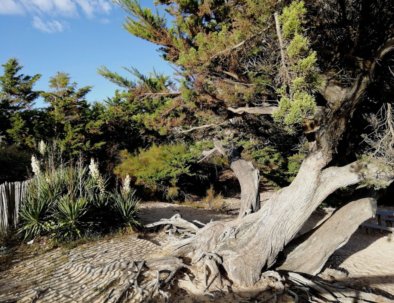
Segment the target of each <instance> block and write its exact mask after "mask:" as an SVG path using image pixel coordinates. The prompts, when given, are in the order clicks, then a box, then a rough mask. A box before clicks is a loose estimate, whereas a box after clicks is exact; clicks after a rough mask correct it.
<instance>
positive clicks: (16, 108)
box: [0, 58, 41, 142]
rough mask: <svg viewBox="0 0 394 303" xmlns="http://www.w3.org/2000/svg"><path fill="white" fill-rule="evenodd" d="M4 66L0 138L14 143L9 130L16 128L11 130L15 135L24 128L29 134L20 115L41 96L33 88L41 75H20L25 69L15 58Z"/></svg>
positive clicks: (0, 80)
mask: <svg viewBox="0 0 394 303" xmlns="http://www.w3.org/2000/svg"><path fill="white" fill-rule="evenodd" d="M2 66H3V68H4V73H3V75H1V76H0V136H2V137H4V138H6V140H7V141H8V142H12V138H10V137H9V134H8V133H7V130H8V129H11V128H13V126H15V127H16V129H15V130H11V133H13V134H14V135H16V133H18V132H20V131H22V129H21V128H24V130H23V132H24V133H27V132H28V129H26V127H25V125H24V124H25V122H24V121H22V120H21V116H20V115H19V113H20V112H22V111H25V110H29V109H31V107H32V105H33V104H34V101H35V100H36V99H37V97H38V96H39V93H40V92H39V91H35V90H34V89H33V87H34V85H35V84H36V82H37V81H38V80H39V79H40V78H41V75H39V74H36V75H34V76H29V75H25V74H22V73H20V71H21V70H22V68H23V67H22V66H21V65H20V64H19V62H18V60H17V59H15V58H11V59H9V60H8V61H7V62H6V63H5V64H3V65H2ZM13 139H15V137H13Z"/></svg>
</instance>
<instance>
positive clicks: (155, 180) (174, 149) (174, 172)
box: [115, 144, 201, 200]
mask: <svg viewBox="0 0 394 303" xmlns="http://www.w3.org/2000/svg"><path fill="white" fill-rule="evenodd" d="M200 155H201V152H200V151H199V150H198V149H190V148H189V147H188V146H187V145H185V144H173V145H153V146H151V147H150V148H148V149H146V150H140V151H139V153H138V154H136V155H131V154H129V153H128V152H127V151H123V152H122V153H121V163H120V164H119V165H118V166H116V167H115V174H117V175H118V176H121V177H125V176H126V175H130V177H131V178H132V179H133V181H134V183H135V184H136V185H141V186H143V187H144V188H145V189H147V190H149V191H150V192H152V193H160V194H162V196H163V197H166V198H168V199H169V200H172V199H175V198H176V197H177V196H178V195H179V191H178V190H175V189H176V188H177V184H178V181H179V178H180V177H181V176H182V175H187V176H191V175H193V173H192V171H191V169H190V165H191V164H193V163H195V162H196V160H197V159H198V157H199V156H200Z"/></svg>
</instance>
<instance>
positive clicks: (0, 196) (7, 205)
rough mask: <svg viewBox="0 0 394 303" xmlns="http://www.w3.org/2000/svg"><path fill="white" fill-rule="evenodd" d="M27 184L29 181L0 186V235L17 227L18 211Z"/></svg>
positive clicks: (6, 183)
mask: <svg viewBox="0 0 394 303" xmlns="http://www.w3.org/2000/svg"><path fill="white" fill-rule="evenodd" d="M28 183H29V181H23V182H5V183H3V184H1V185H0V234H5V233H6V232H7V231H8V230H9V229H10V228H15V227H16V226H17V224H18V220H19V209H20V206H21V202H22V200H23V198H24V197H25V195H26V190H27V185H28Z"/></svg>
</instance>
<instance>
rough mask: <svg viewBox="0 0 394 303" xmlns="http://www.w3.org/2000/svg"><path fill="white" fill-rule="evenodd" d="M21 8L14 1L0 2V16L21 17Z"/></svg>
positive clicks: (1, 0) (22, 11) (2, 0)
mask: <svg viewBox="0 0 394 303" xmlns="http://www.w3.org/2000/svg"><path fill="white" fill-rule="evenodd" d="M23 13H24V10H23V7H22V6H21V5H20V3H18V2H17V1H15V0H0V15H21V14H23Z"/></svg>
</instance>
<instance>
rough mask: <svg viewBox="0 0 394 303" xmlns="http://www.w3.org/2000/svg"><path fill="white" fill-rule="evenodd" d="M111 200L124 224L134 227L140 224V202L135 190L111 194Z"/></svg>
mask: <svg viewBox="0 0 394 303" xmlns="http://www.w3.org/2000/svg"><path fill="white" fill-rule="evenodd" d="M111 201H112V205H113V207H114V209H115V211H116V212H117V213H118V214H119V215H120V218H121V222H122V224H124V225H126V226H129V227H132V226H139V225H140V223H139V221H138V203H139V200H138V199H137V198H136V196H135V191H130V190H129V191H122V192H120V193H119V192H115V193H113V194H111Z"/></svg>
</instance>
